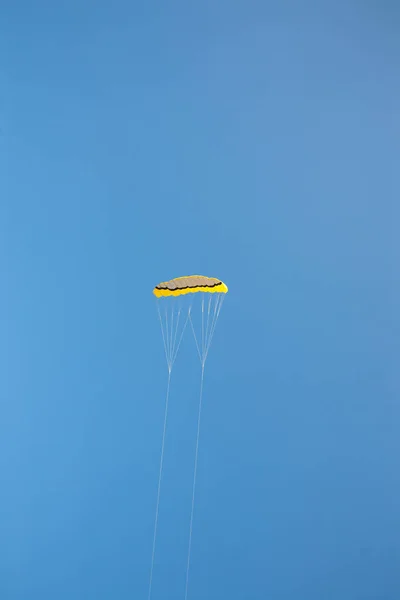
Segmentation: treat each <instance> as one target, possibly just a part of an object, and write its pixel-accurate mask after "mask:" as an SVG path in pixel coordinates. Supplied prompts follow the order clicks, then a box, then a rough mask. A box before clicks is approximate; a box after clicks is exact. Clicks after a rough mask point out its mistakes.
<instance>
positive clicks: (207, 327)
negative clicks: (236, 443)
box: [148, 284, 227, 600]
mask: <svg viewBox="0 0 400 600" xmlns="http://www.w3.org/2000/svg"><path fill="white" fill-rule="evenodd" d="M223 285H224V284H223ZM225 290H226V291H227V288H226V286H225ZM226 291H221V292H219V291H218V292H215V293H212V294H210V297H209V300H208V306H206V307H205V302H204V295H205V293H206V292H201V293H202V301H201V340H199V339H198V336H197V335H196V331H195V327H194V324H193V320H192V303H190V304H189V307H188V309H187V316H186V319H185V322H184V325H183V328H182V331H181V333H180V335H178V332H179V326H180V322H181V314H182V312H183V310H182V306H180V304H179V302H178V310H177V313H176V316H175V311H174V304H175V303H174V304H173V305H172V307H171V313H170V318H169V317H168V309H167V308H166V309H165V317H164V316H163V314H162V312H161V310H160V305H159V301H157V312H158V316H159V321H160V326H161V334H162V339H163V345H164V351H165V357H166V361H167V367H168V380H167V391H166V397H165V410H164V426H163V435H162V443H161V456H160V468H159V477H158V488H157V502H156V514H155V520H154V535H153V548H152V558H151V568H150V581H149V592H148V600H151V593H152V584H153V571H154V559H155V550H156V541H157V529H158V516H159V506H160V495H161V479H162V473H163V464H164V449H165V438H166V430H167V421H168V408H169V393H170V384H171V375H172V369H173V366H174V364H175V361H176V358H177V356H178V352H179V348H180V346H181V342H182V339H183V336H184V333H185V330H186V326H187V324H188V322H190V326H191V329H192V333H193V337H194V340H195V344H196V349H197V352H198V356H199V360H200V365H201V380H200V395H199V405H198V416H197V435H196V449H195V460H194V472H193V487H192V505H191V514H190V526H189V544H188V556H187V565H186V584H185V600H187V597H188V589H189V571H190V558H191V549H192V534H193V517H194V505H195V495H196V481H197V466H198V455H199V441H200V426H201V413H202V404H203V387H204V371H205V365H206V361H207V357H208V353H209V351H210V347H211V343H212V340H213V337H214V333H215V329H216V326H217V321H218V317H219V314H220V312H221V308H222V304H223V301H224V298H225V293H226ZM190 295H191V294H190ZM196 296H197V294H196ZM178 298H179V296H178ZM178 298H175V301H176V300H177V299H178ZM214 299H215V302H214V307H212V304H213V301H214Z"/></svg>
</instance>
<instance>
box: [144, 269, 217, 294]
mask: <svg viewBox="0 0 400 600" xmlns="http://www.w3.org/2000/svg"><path fill="white" fill-rule="evenodd" d="M227 291H228V287H227V286H226V285H225V283H223V282H222V281H220V279H215V277H204V276H203V275H188V276H187V277H177V278H176V279H171V280H170V281H163V282H161V283H159V284H158V285H156V287H155V288H154V290H153V294H154V295H155V296H157V298H162V297H165V296H182V295H183V294H193V293H195V292H208V293H210V294H213V293H215V292H218V293H220V294H221V293H222V294H226V292H227Z"/></svg>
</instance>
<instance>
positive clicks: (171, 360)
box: [147, 300, 192, 600]
mask: <svg viewBox="0 0 400 600" xmlns="http://www.w3.org/2000/svg"><path fill="white" fill-rule="evenodd" d="M191 309H192V306H191V305H190V306H189V309H188V314H187V317H186V320H185V324H184V326H183V329H182V332H181V335H180V337H179V341H178V344H177V343H176V341H177V336H178V330H179V320H180V315H181V312H182V311H181V307H179V309H178V314H177V319H176V325H175V327H174V310H173V307H172V308H171V319H170V326H168V311H167V308H166V309H165V324H164V323H163V317H162V315H161V310H160V306H159V301H158V300H157V312H158V316H159V319H160V326H161V334H162V339H163V344H164V351H165V358H166V360H167V367H168V380H167V391H166V395H165V408H164V426H163V433H162V442H161V456H160V468H159V473H158V485H157V502H156V514H155V518H154V534H153V548H152V554H151V566H150V580H149V592H148V596H147V598H148V600H151V592H152V587H153V571H154V559H155V554H156V542H157V529H158V515H159V509H160V496H161V479H162V473H163V467H164V450H165V438H166V433H167V422H168V408H169V391H170V387H171V375H172V368H173V366H174V364H175V361H176V357H177V356H178V352H179V348H180V345H181V342H182V339H183V334H184V333H185V329H186V325H187V323H188V320H189V317H190V311H191ZM164 327H165V330H164Z"/></svg>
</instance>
